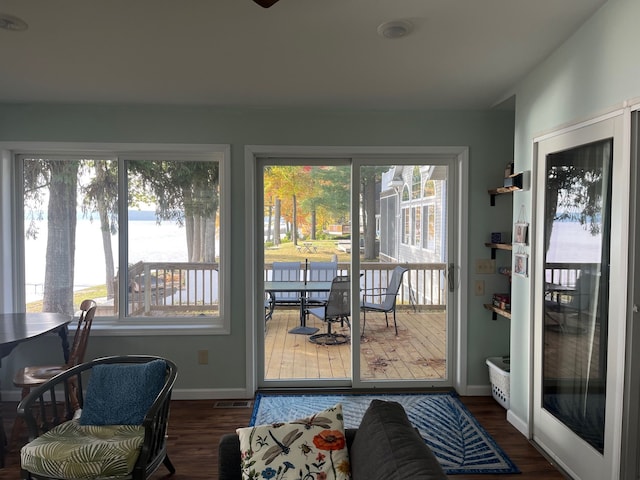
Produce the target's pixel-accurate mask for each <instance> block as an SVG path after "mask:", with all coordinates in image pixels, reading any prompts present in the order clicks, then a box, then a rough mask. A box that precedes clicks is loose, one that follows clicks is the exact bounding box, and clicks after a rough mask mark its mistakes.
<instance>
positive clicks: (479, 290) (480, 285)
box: [474, 280, 484, 296]
mask: <svg viewBox="0 0 640 480" xmlns="http://www.w3.org/2000/svg"><path fill="white" fill-rule="evenodd" d="M474 292H475V293H476V296H481V295H484V280H476V285H475V288H474Z"/></svg>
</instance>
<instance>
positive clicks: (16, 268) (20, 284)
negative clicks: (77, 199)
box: [0, 142, 231, 335]
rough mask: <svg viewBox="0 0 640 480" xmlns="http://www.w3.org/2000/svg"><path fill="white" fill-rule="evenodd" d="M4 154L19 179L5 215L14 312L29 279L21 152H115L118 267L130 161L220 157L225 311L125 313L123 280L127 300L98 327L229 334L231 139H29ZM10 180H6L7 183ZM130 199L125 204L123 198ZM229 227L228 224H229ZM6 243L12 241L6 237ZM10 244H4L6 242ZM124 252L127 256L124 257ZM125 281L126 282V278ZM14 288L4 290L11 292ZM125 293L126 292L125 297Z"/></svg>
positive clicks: (6, 272) (109, 331)
mask: <svg viewBox="0 0 640 480" xmlns="http://www.w3.org/2000/svg"><path fill="white" fill-rule="evenodd" d="M0 151H1V152H2V158H3V159H9V160H10V162H9V163H10V165H11V166H10V169H11V174H12V178H13V185H12V186H11V189H12V193H11V196H10V198H11V201H10V202H9V203H10V204H9V205H6V204H5V203H4V202H3V206H2V212H0V214H1V215H2V216H3V218H6V217H10V222H11V224H12V227H13V228H12V231H13V232H14V234H13V237H12V239H11V244H10V249H11V251H12V253H13V258H14V261H13V262H12V263H11V265H4V266H3V272H2V278H3V279H7V278H9V279H11V285H12V286H11V287H9V288H10V289H11V292H10V294H9V296H10V299H11V300H10V302H7V301H5V302H4V303H5V305H4V307H5V308H6V307H7V305H6V304H7V303H11V304H12V307H13V310H14V311H20V310H24V305H25V283H24V268H25V267H24V255H25V249H24V241H23V236H24V197H23V194H24V192H23V180H22V166H21V160H20V158H21V157H24V156H25V155H26V156H43V155H46V156H49V157H60V156H68V157H78V156H79V155H80V156H84V157H85V158H86V157H87V156H89V155H91V156H102V157H110V158H112V159H114V160H116V161H117V162H118V177H119V185H118V189H119V191H118V195H119V207H118V208H119V215H118V222H119V236H118V240H117V241H118V246H119V248H118V252H119V254H118V258H117V263H118V268H119V270H120V271H122V270H121V267H122V265H125V266H126V262H127V259H126V254H125V253H124V252H126V251H127V248H126V247H127V235H128V231H127V225H126V224H127V220H128V219H127V217H126V214H125V215H123V213H126V209H127V205H126V201H127V200H126V199H127V192H126V190H127V182H126V178H125V177H126V168H125V165H126V163H127V161H129V160H151V161H154V160H155V161H161V160H184V161H217V162H218V164H219V170H220V173H219V188H220V206H219V221H220V235H219V242H220V245H219V259H220V260H219V264H220V267H219V268H220V274H219V286H220V291H219V298H220V308H219V315H218V316H215V317H212V316H209V317H200V316H194V317H144V318H141V317H131V316H124V315H123V308H122V307H123V305H122V304H124V302H126V298H127V295H126V294H127V292H126V285H125V286H123V285H119V286H118V288H119V289H120V298H121V299H122V300H121V303H122V304H121V305H120V306H119V308H118V312H119V314H118V315H117V316H115V315H114V316H111V317H96V318H95V320H94V324H93V328H92V330H95V331H96V333H97V334H98V335H100V334H101V333H102V334H104V335H149V334H153V335H194V334H196V335H202V334H214V335H226V334H229V333H230V315H229V308H230V304H231V302H230V289H229V285H230V278H231V274H230V270H231V268H230V264H231V262H230V259H231V256H230V254H231V251H230V250H231V241H230V233H231V226H230V221H231V215H230V203H231V202H230V194H231V187H230V185H231V182H230V161H231V157H230V153H231V148H230V145H228V144H154V143H152V144H149V143H145V144H131V143H122V144H95V143H45V142H25V143H11V144H7V143H5V144H0ZM4 187H5V185H3V188H4ZM123 202H124V203H123ZM223 226H225V227H223ZM3 241H4V242H6V240H3ZM3 248H4V245H3ZM123 257H124V259H123ZM120 283H121V284H124V283H126V282H120ZM7 293H8V292H4V294H5V296H6V295H7ZM122 293H124V294H125V295H124V297H123V296H122Z"/></svg>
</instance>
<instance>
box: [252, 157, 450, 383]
mask: <svg viewBox="0 0 640 480" xmlns="http://www.w3.org/2000/svg"><path fill="white" fill-rule="evenodd" d="M346 150H348V149H345V152H343V153H344V154H342V155H339V156H335V155H330V156H328V158H327V155H312V154H307V155H304V156H302V157H301V155H291V156H290V157H288V156H275V155H274V156H265V157H264V158H261V157H257V158H256V163H255V173H256V192H259V196H258V197H257V198H256V215H255V218H256V222H255V225H256V226H259V232H256V235H255V236H254V238H255V242H256V244H255V245H256V249H255V251H254V252H255V259H256V260H255V272H256V273H255V275H256V277H260V278H259V279H256V284H257V285H258V289H259V290H258V292H259V298H258V299H256V301H257V302H258V303H257V308H256V309H255V310H254V311H255V312H256V315H257V318H256V325H255V327H256V328H255V331H256V337H255V338H256V347H257V349H256V352H257V359H258V361H257V363H256V365H257V373H258V375H257V378H258V386H262V387H270V388H276V387H278V388H281V387H282V388H285V387H300V386H303V385H307V386H355V387H367V388H368V387H371V388H373V387H384V386H386V387H409V386H416V387H426V386H434V385H435V386H445V385H451V384H452V381H453V380H452V378H451V372H452V371H454V369H453V368H452V364H453V362H454V355H453V351H454V349H453V348H452V345H453V338H452V337H451V334H450V332H452V331H453V330H454V329H453V328H452V325H453V322H454V321H455V319H456V317H455V313H454V312H455V311H456V309H455V308H451V306H452V303H451V302H452V298H455V297H456V290H457V289H456V286H457V279H456V278H454V277H453V272H455V271H457V269H456V268H455V267H454V268H451V265H454V264H455V258H454V257H455V255H452V252H454V251H456V248H457V247H455V246H454V244H453V242H454V238H455V235H452V233H451V232H452V228H453V226H454V225H456V220H455V218H454V219H452V218H451V217H452V216H454V217H455V216H456V211H457V210H456V201H455V200H452V199H455V194H454V192H455V190H456V189H455V188H453V187H452V185H456V183H455V181H453V182H452V178H453V177H452V176H453V175H455V171H456V169H457V168H458V167H457V166H456V162H457V161H458V156H457V155H456V154H437V155H436V154H413V155H406V154H405V155H385V156H379V155H367V156H364V155H353V154H351V155H349V154H348V153H349V152H348V151H346ZM252 255H253V253H252ZM258 265H262V266H263V268H261V269H260V268H258ZM450 272H451V273H450ZM258 312H259V313H258Z"/></svg>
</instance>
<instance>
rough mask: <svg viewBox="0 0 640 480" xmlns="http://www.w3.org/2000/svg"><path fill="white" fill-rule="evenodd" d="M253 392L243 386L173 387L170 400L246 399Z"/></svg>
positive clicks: (252, 394) (252, 395)
mask: <svg viewBox="0 0 640 480" xmlns="http://www.w3.org/2000/svg"><path fill="white" fill-rule="evenodd" d="M253 397H254V392H249V391H248V390H246V389H243V388H215V389H176V388H174V389H173V392H172V394H171V399H172V400H227V399H233V400H248V399H252V398H253Z"/></svg>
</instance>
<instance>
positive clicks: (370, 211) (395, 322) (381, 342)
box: [359, 162, 450, 384]
mask: <svg viewBox="0 0 640 480" xmlns="http://www.w3.org/2000/svg"><path fill="white" fill-rule="evenodd" d="M448 177H449V167H448V166H447V164H446V163H445V164H442V163H436V162H434V163H412V164H406V165H405V164H403V165H393V166H388V165H386V166H385V165H365V166H362V167H360V195H359V198H360V201H361V205H360V226H359V232H360V242H359V246H360V252H359V253H360V273H361V277H360V289H361V297H360V307H361V308H360V310H361V312H360V329H361V331H360V334H361V336H360V352H359V367H360V378H359V379H360V381H362V382H374V383H387V384H388V383H389V382H407V381H409V382H420V383H424V382H427V383H437V382H446V381H447V380H448V377H449V365H450V351H449V349H448V342H447V338H448V332H449V325H450V323H449V322H450V320H449V315H448V309H447V303H448V297H449V290H448V282H447V279H446V273H447V265H448V262H449V261H450V260H449V258H448V252H449V251H450V247H449V243H448V242H449V235H448V232H447V228H448V225H449V222H448V219H447V214H448V211H449V208H448V207H449V189H448Z"/></svg>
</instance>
